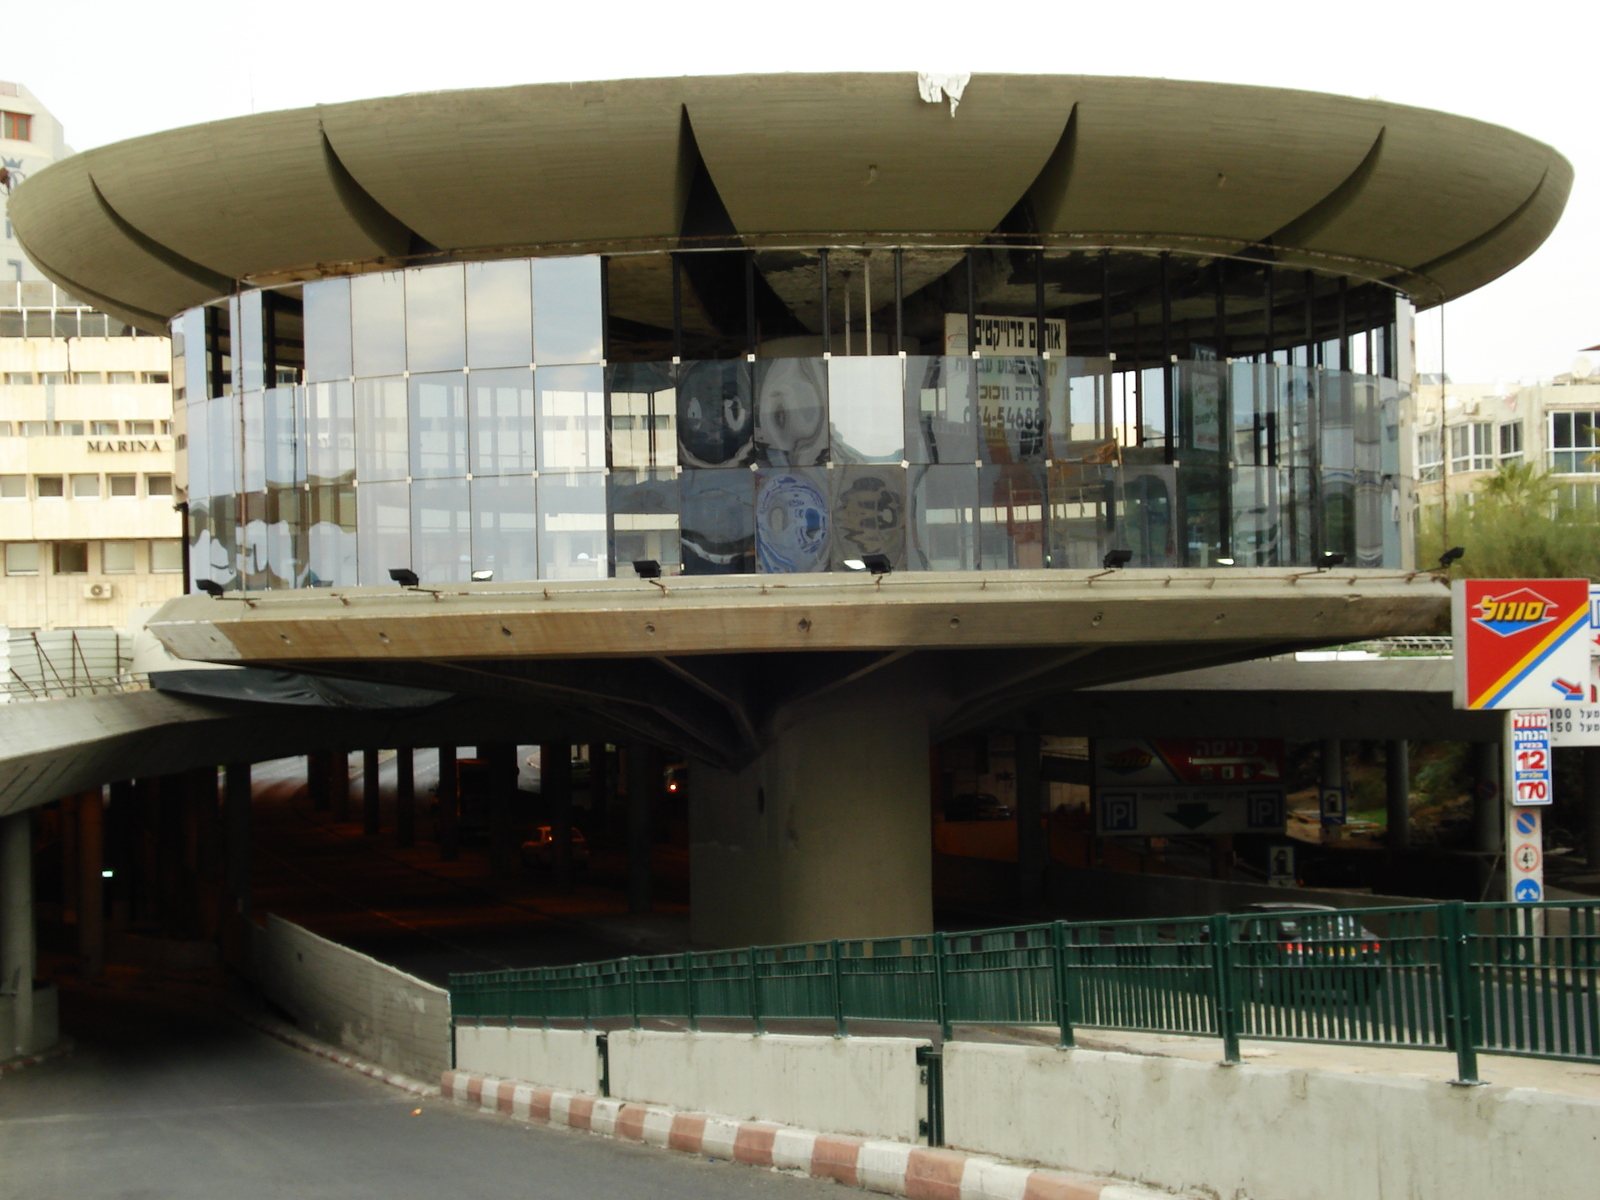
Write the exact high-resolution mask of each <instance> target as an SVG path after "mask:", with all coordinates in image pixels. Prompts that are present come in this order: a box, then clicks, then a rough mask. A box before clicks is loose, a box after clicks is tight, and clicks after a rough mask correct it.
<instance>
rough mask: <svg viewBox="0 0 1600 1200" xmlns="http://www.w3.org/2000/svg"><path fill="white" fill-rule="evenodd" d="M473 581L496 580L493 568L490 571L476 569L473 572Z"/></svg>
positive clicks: (486, 581) (485, 581) (488, 581)
mask: <svg viewBox="0 0 1600 1200" xmlns="http://www.w3.org/2000/svg"><path fill="white" fill-rule="evenodd" d="M472 582H473V583H492V582H494V572H493V571H492V570H490V571H474V572H473V573H472Z"/></svg>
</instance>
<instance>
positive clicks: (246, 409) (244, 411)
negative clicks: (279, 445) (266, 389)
mask: <svg viewBox="0 0 1600 1200" xmlns="http://www.w3.org/2000/svg"><path fill="white" fill-rule="evenodd" d="M239 413H240V418H241V420H242V422H243V439H242V440H243V460H242V462H241V475H242V479H243V484H244V490H245V491H246V492H262V493H264V492H265V491H266V490H267V447H266V428H265V424H264V420H263V412H262V397H261V393H260V392H244V393H242V394H241V395H240V396H239ZM264 503H265V502H264V501H263V504H264Z"/></svg>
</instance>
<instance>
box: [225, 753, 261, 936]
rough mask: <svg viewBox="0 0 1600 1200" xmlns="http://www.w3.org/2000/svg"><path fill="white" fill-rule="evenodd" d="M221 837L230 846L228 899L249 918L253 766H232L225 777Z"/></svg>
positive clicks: (241, 764)
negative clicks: (251, 770)
mask: <svg viewBox="0 0 1600 1200" xmlns="http://www.w3.org/2000/svg"><path fill="white" fill-rule="evenodd" d="M222 836H223V844H224V845H225V846H226V847H227V853H226V859H227V882H228V887H227V896H228V900H229V902H230V904H229V906H230V907H231V908H232V909H233V911H234V912H236V913H237V914H238V915H239V916H241V917H245V918H248V917H249V916H250V899H251V892H252V887H253V873H252V871H251V869H250V868H251V855H252V851H251V839H250V764H249V763H229V764H228V765H227V767H226V769H225V771H224V775H223V789H222Z"/></svg>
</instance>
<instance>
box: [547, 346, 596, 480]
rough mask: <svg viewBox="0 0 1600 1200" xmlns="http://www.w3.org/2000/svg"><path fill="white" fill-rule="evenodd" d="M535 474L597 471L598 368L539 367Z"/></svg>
mask: <svg viewBox="0 0 1600 1200" xmlns="http://www.w3.org/2000/svg"><path fill="white" fill-rule="evenodd" d="M533 386H534V391H535V392H536V393H537V395H536V403H537V406H538V423H539V470H541V471H553V470H568V469H588V470H600V469H602V468H604V467H605V465H606V431H605V423H606V422H605V417H606V396H605V390H604V389H605V378H604V373H603V371H602V369H601V368H600V367H540V368H539V369H538V370H536V371H535V372H534V373H533Z"/></svg>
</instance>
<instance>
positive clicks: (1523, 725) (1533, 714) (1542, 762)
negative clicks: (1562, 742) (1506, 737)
mask: <svg viewBox="0 0 1600 1200" xmlns="http://www.w3.org/2000/svg"><path fill="white" fill-rule="evenodd" d="M1550 799H1551V798H1550V711H1549V709H1542V708H1539V709H1515V710H1513V711H1512V713H1511V803H1513V804H1549V803H1550Z"/></svg>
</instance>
